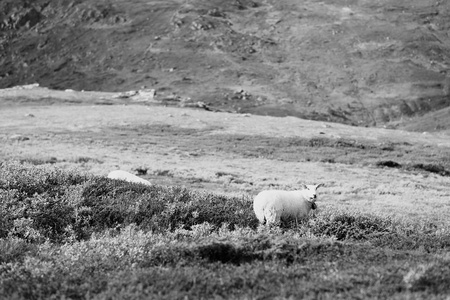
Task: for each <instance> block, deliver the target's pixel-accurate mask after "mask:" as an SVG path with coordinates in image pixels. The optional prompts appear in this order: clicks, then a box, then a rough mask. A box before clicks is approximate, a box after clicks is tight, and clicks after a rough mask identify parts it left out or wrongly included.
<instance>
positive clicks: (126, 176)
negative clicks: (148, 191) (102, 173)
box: [108, 170, 151, 185]
mask: <svg viewBox="0 0 450 300" xmlns="http://www.w3.org/2000/svg"><path fill="white" fill-rule="evenodd" d="M108 178H110V179H119V180H125V181H127V182H134V183H142V184H147V185H151V183H150V182H149V181H148V180H145V179H143V178H141V177H138V176H136V175H134V174H131V173H129V172H127V171H123V170H115V171H111V172H109V174H108Z"/></svg>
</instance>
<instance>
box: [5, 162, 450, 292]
mask: <svg viewBox="0 0 450 300" xmlns="http://www.w3.org/2000/svg"><path fill="white" fill-rule="evenodd" d="M335 192H336V191H335ZM423 196H424V195H423ZM0 214H1V216H0V298H2V299H61V298H66V299H67V298H70V299H216V298H217V299H221V298H226V299H273V298H276V299H288V298H289V299H295V298H302V299H351V298H353V299H369V298H372V299H376V298H390V299H411V298H412V299H446V297H447V295H448V294H449V293H450V288H449V285H448V282H449V281H450V256H449V254H448V251H449V249H450V226H449V223H448V222H447V223H445V222H444V223H442V222H441V223H436V222H432V221H430V220H427V221H426V220H424V219H415V218H409V219H408V218H402V219H396V218H393V217H391V216H388V215H385V216H383V215H382V214H379V213H378V214H371V213H367V212H361V211H358V210H357V209H356V208H353V209H350V208H345V207H344V208H343V207H342V206H339V205H338V204H334V205H333V203H329V204H328V205H326V206H324V207H323V209H321V210H320V211H319V212H318V213H317V214H315V215H313V216H312V217H311V218H310V219H309V220H308V221H306V222H304V223H303V224H300V225H299V226H298V227H296V226H289V225H287V226H285V227H283V228H263V227H261V226H258V224H257V220H256V218H255V217H254V214H253V211H252V206H251V197H250V196H249V195H248V194H245V193H242V194H241V195H240V196H238V195H237V196H231V195H225V194H219V193H213V192H206V191H196V190H191V189H188V188H185V187H179V186H162V185H153V186H143V185H139V184H131V183H124V182H120V181H114V180H109V179H107V178H104V177H96V176H92V175H88V174H83V173H80V172H73V171H67V170H61V169H58V168H55V167H52V166H50V167H49V166H33V165H30V164H22V163H19V162H11V161H9V162H7V161H5V162H2V163H1V165H0Z"/></svg>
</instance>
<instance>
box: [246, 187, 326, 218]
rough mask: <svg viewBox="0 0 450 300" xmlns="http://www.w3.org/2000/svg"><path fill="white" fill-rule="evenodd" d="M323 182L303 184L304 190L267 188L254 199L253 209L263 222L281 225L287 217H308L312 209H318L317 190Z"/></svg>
mask: <svg viewBox="0 0 450 300" xmlns="http://www.w3.org/2000/svg"><path fill="white" fill-rule="evenodd" d="M322 185H323V184H317V185H304V184H303V185H302V188H303V189H302V190H297V191H282V190H267V191H262V192H260V193H259V194H258V195H257V196H256V197H255V199H254V200H253V210H254V211H255V214H256V217H257V218H258V220H259V222H260V223H261V224H264V221H265V222H266V225H270V224H275V225H279V224H280V222H281V220H282V219H285V218H287V217H293V218H295V221H296V223H298V220H299V219H305V218H306V217H308V215H309V212H310V210H311V209H316V208H317V205H316V199H317V194H316V191H317V189H318V188H319V187H321V186H322Z"/></svg>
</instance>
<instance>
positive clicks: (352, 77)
mask: <svg viewBox="0 0 450 300" xmlns="http://www.w3.org/2000/svg"><path fill="white" fill-rule="evenodd" d="M338 2H339V1H338ZM347 2H348V1H347ZM347 2H342V3H341V2H339V3H337V2H336V1H323V0H322V1H318V0H309V1H296V0H277V1H275V0H267V1H256V0H255V1H248V0H245V1H244V0H239V1H236V0H227V1H219V0H193V1H189V2H184V1H175V0H172V1H142V2H139V1H134V2H131V3H130V2H129V1H125V0H123V1H114V2H113V3H112V2H111V1H106V0H100V1H94V0H79V1H67V0H61V1H56V0H53V1H48V0H46V1H44V0H36V1H31V0H21V1H2V2H0V88H5V87H11V86H14V85H19V84H28V83H34V82H38V83H40V84H41V86H47V87H50V88H57V89H63V90H64V89H75V90H101V91H113V92H116V91H121V92H122V91H129V90H140V89H141V88H140V87H142V86H147V87H149V88H150V89H155V91H156V92H157V93H158V94H159V95H164V94H166V95H172V98H180V97H182V98H184V99H187V98H190V99H192V102H193V103H197V102H202V103H205V105H207V106H208V107H209V108H211V109H221V110H227V111H235V112H241V113H256V114H271V115H279V116H285V115H291V116H298V117H303V118H310V119H316V120H329V121H336V122H343V123H349V124H355V125H377V126H378V125H383V124H393V125H396V124H398V122H399V121H401V122H408V120H409V118H412V117H417V116H422V115H424V114H426V113H429V112H435V111H438V110H440V109H443V108H446V107H449V106H450V95H449V94H450V79H449V76H450V75H448V70H449V67H450V37H449V35H448V31H449V29H450V23H449V22H448V19H449V18H450V2H449V1H436V0H433V1H431V0H411V1H399V0H384V1H351V5H349V4H348V3H347ZM241 90H244V91H246V92H247V93H248V97H240V94H239V92H238V91H241ZM177 95H180V96H177ZM238 96H239V97H238ZM183 104H184V105H185V104H186V103H183ZM395 122H396V123H395Z"/></svg>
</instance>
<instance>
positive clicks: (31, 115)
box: [25, 114, 35, 118]
mask: <svg viewBox="0 0 450 300" xmlns="http://www.w3.org/2000/svg"><path fill="white" fill-rule="evenodd" d="M25 117H30V118H34V117H35V115H33V114H26V115H25Z"/></svg>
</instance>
